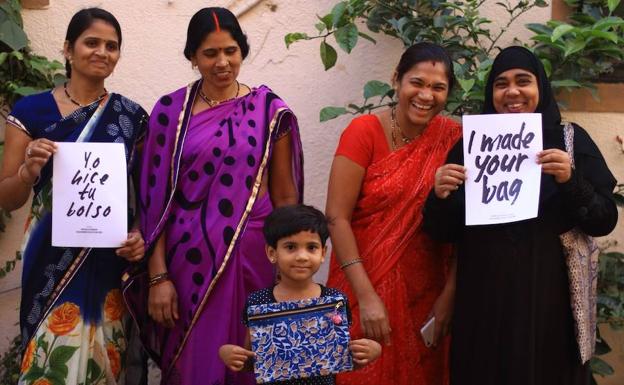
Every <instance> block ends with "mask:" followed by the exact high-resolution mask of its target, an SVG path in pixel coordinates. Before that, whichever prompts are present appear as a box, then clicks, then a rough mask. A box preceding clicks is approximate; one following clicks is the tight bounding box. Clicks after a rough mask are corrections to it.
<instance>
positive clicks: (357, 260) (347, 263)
mask: <svg viewBox="0 0 624 385" xmlns="http://www.w3.org/2000/svg"><path fill="white" fill-rule="evenodd" d="M362 262H364V260H363V259H362V258H356V259H354V260H352V261H348V262H345V263H343V264H342V265H340V269H342V270H344V269H345V268H347V267H349V266H351V265H355V264H356V263H362Z"/></svg>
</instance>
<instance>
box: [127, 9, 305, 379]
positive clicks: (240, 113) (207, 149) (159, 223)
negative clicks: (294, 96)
mask: <svg viewBox="0 0 624 385" xmlns="http://www.w3.org/2000/svg"><path fill="white" fill-rule="evenodd" d="M206 10H207V11H206ZM214 10H217V11H214ZM220 10H222V9H220V8H206V9H204V10H202V11H200V12H198V14H200V13H202V12H205V13H206V12H207V15H204V16H208V20H219V21H221V25H220V27H221V28H223V29H225V28H226V26H224V24H225V22H224V21H223V20H224V18H225V16H224V15H223V14H221V13H220V12H222V11H220ZM195 17H197V15H196V16H194V18H195ZM232 17H233V16H232ZM234 20H235V19H234ZM204 21H205V20H204ZM191 25H193V20H191ZM190 34H191V26H189V35H190ZM222 35H224V33H223V32H222V31H220V30H219V32H216V29H213V30H212V32H209V33H208V34H207V35H206V36H205V37H204V38H203V40H202V42H201V46H200V47H199V48H196V49H193V50H191V52H196V51H199V52H207V51H206V50H212V51H209V52H210V55H204V54H203V53H202V55H204V57H202V58H197V57H196V56H194V55H193V54H191V55H189V56H190V59H191V62H192V63H193V64H197V65H198V67H199V70H200V72H201V73H202V79H201V80H199V81H197V82H194V83H193V84H190V85H189V86H187V87H184V88H181V89H179V90H178V91H175V92H173V93H171V94H169V95H166V96H163V97H162V98H161V99H160V100H159V101H158V102H157V104H156V106H155V107H154V110H153V111H152V114H151V118H150V122H149V128H148V133H147V137H146V141H145V146H144V148H143V157H142V159H143V164H142V169H141V184H140V204H141V221H142V231H143V235H144V238H145V242H146V249H148V250H150V251H151V252H152V254H151V256H149V262H148V266H147V269H146V268H145V266H143V269H137V270H135V271H131V272H130V274H129V278H128V280H127V281H126V282H125V286H124V288H125V289H124V295H125V297H126V300H127V302H128V304H129V307H130V311H131V313H132V314H133V316H134V317H135V319H136V320H137V322H138V324H139V326H140V328H141V335H142V337H143V340H144V342H145V344H146V348H147V349H148V352H149V353H150V354H151V355H152V357H153V358H154V359H155V360H156V361H157V363H158V364H159V365H160V367H161V369H162V384H185V385H194V384H210V385H213V384H254V383H255V381H254V379H253V374H252V373H242V374H234V373H232V372H229V371H228V370H227V369H226V368H225V366H224V365H223V363H222V362H221V360H220V359H219V358H218V349H219V347H220V346H221V345H223V344H239V345H242V344H243V343H244V340H245V337H246V329H245V327H244V325H243V324H242V323H241V322H240V319H241V314H242V311H243V308H244V304H245V300H246V298H247V296H248V294H249V293H251V292H253V291H255V290H258V289H261V288H264V287H267V286H270V285H271V284H273V282H274V279H275V272H274V270H273V267H272V265H271V264H270V263H269V261H268V259H267V257H266V255H265V252H264V239H263V236H262V225H263V222H264V218H265V217H266V216H267V215H268V214H269V213H270V212H271V210H272V209H273V207H274V206H278V205H285V204H292V203H297V202H300V201H301V200H302V192H303V171H302V166H303V164H302V163H303V160H302V152H301V143H300V139H299V133H298V128H297V122H296V118H295V116H294V115H293V113H292V111H290V109H289V108H288V106H287V105H286V104H285V103H284V102H283V101H282V100H281V99H280V98H279V97H278V96H277V95H275V94H274V93H273V92H272V91H271V90H270V89H269V88H268V87H266V86H260V87H257V88H249V87H247V86H244V85H242V84H239V83H238V82H237V81H236V80H235V75H234V76H229V77H228V75H223V74H221V73H219V74H218V75H216V76H215V77H211V76H212V75H213V74H214V71H212V69H214V68H217V69H218V68H220V67H219V65H220V64H219V60H220V58H221V57H222V56H224V57H226V58H227V59H223V64H222V65H223V66H224V67H227V68H229V67H234V66H236V64H237V62H236V60H237V59H240V58H238V57H237V56H236V55H235V53H230V54H228V49H229V48H230V47H231V46H232V45H228V44H235V45H236V47H237V48H238V49H240V51H244V47H242V43H240V42H238V41H237V42H235V43H231V42H230V41H234V40H233V37H232V36H234V37H236V34H235V33H232V32H229V31H225V36H222ZM220 37H225V41H226V43H228V44H226V45H225V48H224V49H222V43H221V42H220V41H218V39H217V40H215V39H214V38H220ZM189 38H190V37H189ZM228 39H229V40H228ZM187 46H188V43H187ZM240 51H239V54H240ZM228 55H229V56H228ZM209 59H211V60H212V61H213V63H212V64H211V63H207V62H208V61H210V60H209ZM240 60H241V61H242V59H240ZM214 62H216V63H217V64H214ZM239 63H240V62H238V64H239ZM232 72H233V73H234V74H236V73H237V69H236V71H232ZM228 80H229V82H228ZM221 81H222V83H223V84H224V85H225V87H224V89H225V91H227V92H230V93H229V94H227V92H226V93H225V95H226V96H227V95H229V97H230V99H225V100H223V99H218V100H220V101H217V102H215V101H213V100H211V99H209V98H208V97H207V95H211V96H213V95H214V94H215V92H214V91H215V89H216V87H215V85H218V84H221V83H219V82H221ZM241 95H242V96H241ZM232 96H233V97H232ZM148 255H150V254H149V252H148ZM159 258H160V259H161V261H162V263H159V261H158V259H159ZM164 273H166V276H165V275H163V274H164Z"/></svg>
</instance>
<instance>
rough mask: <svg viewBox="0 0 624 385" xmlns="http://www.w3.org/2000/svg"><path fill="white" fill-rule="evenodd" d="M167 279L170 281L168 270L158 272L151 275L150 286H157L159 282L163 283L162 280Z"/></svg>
mask: <svg viewBox="0 0 624 385" xmlns="http://www.w3.org/2000/svg"><path fill="white" fill-rule="evenodd" d="M165 281H169V273H168V272H164V273H160V274H156V275H154V276H153V277H150V279H149V287H152V286H156V285H158V284H159V283H162V282H165Z"/></svg>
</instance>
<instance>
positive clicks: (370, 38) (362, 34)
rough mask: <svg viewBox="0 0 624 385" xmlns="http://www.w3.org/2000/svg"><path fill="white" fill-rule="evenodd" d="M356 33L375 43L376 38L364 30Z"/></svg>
mask: <svg viewBox="0 0 624 385" xmlns="http://www.w3.org/2000/svg"><path fill="white" fill-rule="evenodd" d="M358 35H359V36H360V37H362V38H364V39H366V40H368V41H370V42H372V43H373V44H377V40H375V39H373V38H372V37H371V36H370V35H367V34H365V33H364V32H358Z"/></svg>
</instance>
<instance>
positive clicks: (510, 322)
mask: <svg viewBox="0 0 624 385" xmlns="http://www.w3.org/2000/svg"><path fill="white" fill-rule="evenodd" d="M515 112H537V113H541V114H542V125H543V141H544V151H542V152H541V153H540V155H539V157H538V162H539V163H541V164H542V180H541V187H540V202H539V212H538V217H537V218H534V219H529V220H525V221H520V222H513V223H506V224H497V225H485V226H465V211H464V210H465V208H464V197H465V195H464V187H463V181H464V180H465V169H464V167H463V166H462V164H463V144H462V142H461V141H460V142H459V143H457V145H455V147H454V148H453V149H452V150H451V152H450V153H449V155H448V158H447V162H446V163H447V164H446V165H444V166H442V167H440V168H439V169H438V172H437V173H436V180H435V187H434V190H433V191H432V192H431V194H430V195H429V198H428V200H427V204H426V206H425V210H424V222H425V229H426V231H427V232H429V234H430V235H431V236H432V237H433V238H436V239H438V240H442V241H446V242H453V243H455V245H456V246H457V255H458V265H457V288H456V297H455V298H456V303H455V316H454V318H453V327H452V347H451V384H452V385H473V384H474V385H477V384H479V385H502V384H504V385H577V384H589V378H590V370H589V365H588V364H582V363H581V359H580V355H579V349H578V345H577V343H576V339H575V335H574V321H573V318H572V311H571V306H570V294H569V285H568V276H567V268H566V263H565V257H564V255H563V249H562V246H561V241H560V239H559V235H560V234H561V233H564V232H566V231H568V230H570V229H572V228H573V227H575V226H578V227H580V228H581V229H582V230H583V231H584V232H585V233H586V234H589V235H592V236H602V235H606V234H608V233H609V232H611V230H613V228H614V227H615V224H616V222H617V209H616V206H615V202H614V201H613V198H612V191H613V188H614V187H615V183H616V181H615V179H614V178H613V175H612V174H611V172H610V171H609V169H608V168H607V165H606V163H605V161H604V159H603V157H602V155H601V154H600V151H599V150H598V148H597V147H596V145H595V144H594V142H593V141H592V140H591V138H590V137H589V135H588V134H587V132H586V131H585V130H584V129H582V128H581V127H579V126H577V125H574V161H575V168H574V169H572V168H571V167H570V158H569V156H568V154H567V153H566V152H565V144H564V133H563V125H562V124H561V115H560V113H559V109H558V107H557V104H556V102H555V99H554V97H553V94H552V91H551V88H550V84H549V82H548V79H547V77H546V74H545V72H544V68H543V66H542V64H541V62H540V61H539V60H538V59H537V57H535V56H534V55H533V53H531V51H529V50H527V49H525V48H522V47H509V48H507V49H504V50H502V51H501V52H500V53H499V55H498V56H497V57H496V59H495V61H494V63H493V66H492V70H491V72H490V75H489V77H488V81H487V86H486V95H485V106H484V108H483V113H515Z"/></svg>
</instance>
